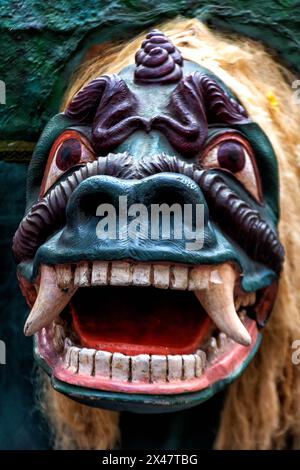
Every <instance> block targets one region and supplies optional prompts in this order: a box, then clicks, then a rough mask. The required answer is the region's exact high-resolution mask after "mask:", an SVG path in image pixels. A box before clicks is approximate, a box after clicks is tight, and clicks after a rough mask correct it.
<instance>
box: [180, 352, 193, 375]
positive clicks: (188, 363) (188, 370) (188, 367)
mask: <svg viewBox="0 0 300 470" xmlns="http://www.w3.org/2000/svg"><path fill="white" fill-rule="evenodd" d="M182 361H183V379H184V380H189V379H193V378H194V377H195V356H194V354H183V356H182Z"/></svg>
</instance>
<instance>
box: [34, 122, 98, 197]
mask: <svg viewBox="0 0 300 470" xmlns="http://www.w3.org/2000/svg"><path fill="white" fill-rule="evenodd" d="M94 159H95V156H94V152H93V149H92V147H91V145H90V143H89V141H88V139H87V138H86V137H85V136H84V135H83V134H81V133H80V132H78V131H73V130H67V131H64V132H63V133H62V134H61V135H60V136H59V137H58V138H57V139H56V141H55V142H54V144H53V145H52V148H51V150H50V154H49V157H48V162H47V166H46V170H45V174H44V178H43V182H42V186H41V192H40V196H43V195H44V194H45V193H46V192H47V191H48V189H49V188H51V186H52V185H53V184H54V183H55V181H57V180H58V179H59V178H60V177H61V176H62V175H63V174H64V173H65V172H66V171H68V170H70V169H71V168H72V167H74V166H76V165H79V164H85V163H88V162H91V161H93V160H94Z"/></svg>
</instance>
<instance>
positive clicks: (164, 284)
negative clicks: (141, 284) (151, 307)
mask: <svg viewBox="0 0 300 470" xmlns="http://www.w3.org/2000/svg"><path fill="white" fill-rule="evenodd" d="M153 285H154V286H155V287H158V288H159V289H168V287H169V285H170V266H165V265H163V264H154V265H153Z"/></svg>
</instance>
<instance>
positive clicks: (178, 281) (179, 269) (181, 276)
mask: <svg viewBox="0 0 300 470" xmlns="http://www.w3.org/2000/svg"><path fill="white" fill-rule="evenodd" d="M188 272H189V271H188V268H187V267H185V266H173V268H172V271H171V276H170V277H171V286H170V287H171V289H176V290H185V289H187V288H188Z"/></svg>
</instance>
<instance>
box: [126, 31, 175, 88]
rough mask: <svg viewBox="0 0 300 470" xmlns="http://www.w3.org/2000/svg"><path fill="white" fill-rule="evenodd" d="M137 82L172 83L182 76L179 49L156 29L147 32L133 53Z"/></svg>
mask: <svg viewBox="0 0 300 470" xmlns="http://www.w3.org/2000/svg"><path fill="white" fill-rule="evenodd" d="M135 63H136V69H135V73H134V79H135V81H136V82H137V83H142V84H150V83H166V84H168V83H174V82H177V81H178V80H180V79H181V78H182V68H181V67H182V64H183V60H182V57H181V54H180V52H179V50H178V49H177V48H176V47H175V46H174V44H172V42H171V41H170V40H169V39H168V38H167V37H166V36H165V35H164V33H162V32H161V31H159V30H158V29H155V30H153V31H151V32H150V33H149V34H147V36H146V39H145V40H144V41H143V42H142V45H141V49H140V50H139V51H138V52H137V53H136V55H135Z"/></svg>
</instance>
